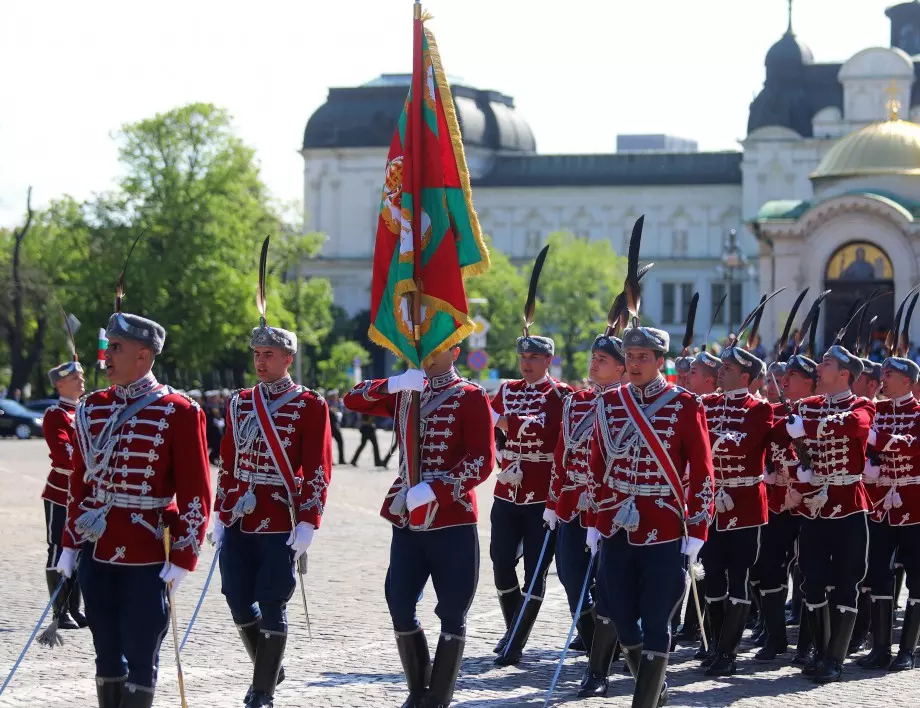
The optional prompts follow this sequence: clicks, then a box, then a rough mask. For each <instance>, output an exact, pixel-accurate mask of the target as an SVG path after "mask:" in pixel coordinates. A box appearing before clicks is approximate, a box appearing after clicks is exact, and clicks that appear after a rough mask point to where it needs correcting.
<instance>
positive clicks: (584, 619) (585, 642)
mask: <svg viewBox="0 0 920 708" xmlns="http://www.w3.org/2000/svg"><path fill="white" fill-rule="evenodd" d="M595 624H596V623H595V621H594V608H593V607H592V608H591V609H590V610H588V611H587V612H582V613H581V616H580V617H579V618H578V621H577V622H576V623H575V629H576V630H577V631H578V636H577V637H576V638H575V639H573V640H572V643H571V644H569V651H583V652H585V653H587V654H590V653H591V646H592V642H593V641H594V627H595Z"/></svg>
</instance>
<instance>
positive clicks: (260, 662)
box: [245, 630, 287, 708]
mask: <svg viewBox="0 0 920 708" xmlns="http://www.w3.org/2000/svg"><path fill="white" fill-rule="evenodd" d="M286 644H287V634H276V633H274V632H266V631H264V630H263V631H261V632H260V633H259V643H258V645H257V646H256V661H255V665H254V666H253V669H252V693H251V694H250V696H249V699H248V700H247V701H246V704H245V705H246V708H273V707H274V705H275V686H276V685H277V684H278V673H279V672H280V671H281V661H282V659H283V658H284V647H285V645H286Z"/></svg>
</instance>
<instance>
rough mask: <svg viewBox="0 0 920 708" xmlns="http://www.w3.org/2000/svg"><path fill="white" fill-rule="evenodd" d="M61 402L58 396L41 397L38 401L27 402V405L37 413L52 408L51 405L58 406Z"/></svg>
mask: <svg viewBox="0 0 920 708" xmlns="http://www.w3.org/2000/svg"><path fill="white" fill-rule="evenodd" d="M58 403H59V401H58V399H56V398H41V399H39V400H37V401H29V402H28V403H25V404H24V405H25V407H26V408H28V409H29V410H30V411H35V412H36V413H44V412H45V411H46V410H48V409H49V408H51V406H56V405H57V404H58Z"/></svg>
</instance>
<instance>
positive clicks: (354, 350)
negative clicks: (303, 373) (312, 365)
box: [316, 341, 371, 391]
mask: <svg viewBox="0 0 920 708" xmlns="http://www.w3.org/2000/svg"><path fill="white" fill-rule="evenodd" d="M355 357H357V358H358V359H360V360H361V365H362V366H365V365H367V364H368V363H369V362H370V360H371V355H370V353H369V352H368V351H367V349H365V348H364V347H362V346H361V345H360V344H358V343H357V342H351V341H340V342H336V343H335V344H333V345H332V347H331V348H330V350H329V355H328V356H327V357H326V358H325V359H323V360H322V361H320V362H318V363H317V366H316V368H317V386H318V387H320V388H324V389H326V390H327V391H329V390H331V389H334V388H335V389H338V390H339V391H347V390H348V389H350V388H351V387H352V386H353V385H354V383H355V382H354V380H353V379H352V378H351V377H349V376H348V369H349V368H351V367H352V365H353V363H354V360H355Z"/></svg>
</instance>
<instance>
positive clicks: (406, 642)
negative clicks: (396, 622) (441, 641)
mask: <svg viewBox="0 0 920 708" xmlns="http://www.w3.org/2000/svg"><path fill="white" fill-rule="evenodd" d="M396 647H397V649H398V650H399V660H400V662H402V667H403V673H404V674H405V675H406V687H407V688H408V689H409V698H408V699H406V702H405V703H403V705H402V708H419V706H421V705H422V699H423V698H424V697H425V691H427V690H428V680H429V677H430V674H431V656H430V654H429V653H428V641H427V640H426V639H425V632H423V631H422V628H421V627H419V628H418V629H417V630H416V631H414V632H412V633H411V634H397V635H396Z"/></svg>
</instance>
